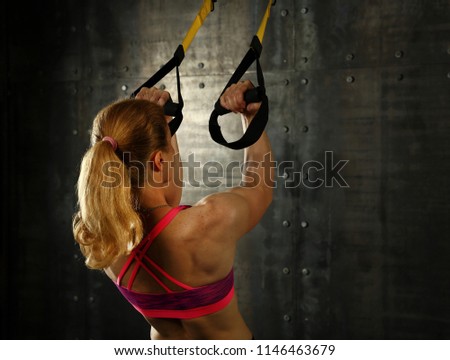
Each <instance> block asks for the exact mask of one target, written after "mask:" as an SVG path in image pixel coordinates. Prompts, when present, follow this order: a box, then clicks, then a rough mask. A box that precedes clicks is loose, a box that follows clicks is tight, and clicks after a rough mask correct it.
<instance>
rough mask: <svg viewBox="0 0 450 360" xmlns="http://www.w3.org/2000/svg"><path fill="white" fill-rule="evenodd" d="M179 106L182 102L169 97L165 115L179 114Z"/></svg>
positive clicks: (165, 106)
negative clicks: (178, 102) (176, 101)
mask: <svg viewBox="0 0 450 360" xmlns="http://www.w3.org/2000/svg"><path fill="white" fill-rule="evenodd" d="M179 107H180V104H177V103H175V102H173V101H172V99H169V100H168V101H167V102H166V103H165V105H164V115H167V116H175V115H177V113H178V109H179Z"/></svg>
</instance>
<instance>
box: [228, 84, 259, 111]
mask: <svg viewBox="0 0 450 360" xmlns="http://www.w3.org/2000/svg"><path fill="white" fill-rule="evenodd" d="M254 88H255V86H254V85H253V84H252V82H251V81H250V80H244V81H240V82H238V83H236V84H232V85H230V86H229V87H228V88H227V89H226V90H225V92H224V93H223V95H222V96H221V97H220V105H221V106H222V107H223V108H225V109H227V110H230V111H232V112H234V113H240V114H243V115H244V116H245V117H246V118H247V120H252V119H253V117H254V116H255V114H256V113H257V112H258V110H259V108H260V106H261V103H260V102H259V103H249V104H247V103H246V102H245V100H244V94H245V92H246V91H248V90H251V89H254Z"/></svg>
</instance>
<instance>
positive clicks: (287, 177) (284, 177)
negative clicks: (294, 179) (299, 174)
mask: <svg viewBox="0 0 450 360" xmlns="http://www.w3.org/2000/svg"><path fill="white" fill-rule="evenodd" d="M281 177H282V178H283V179H285V180H286V179H289V174H288V173H287V172H284V173H283V175H281Z"/></svg>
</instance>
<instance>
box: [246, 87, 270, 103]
mask: <svg viewBox="0 0 450 360" xmlns="http://www.w3.org/2000/svg"><path fill="white" fill-rule="evenodd" d="M264 94H265V90H264V88H263V87H262V86H258V87H256V88H254V89H251V90H248V91H246V92H245V93H244V100H245V102H246V103H247V104H250V103H256V102H260V101H262V99H263V96H264Z"/></svg>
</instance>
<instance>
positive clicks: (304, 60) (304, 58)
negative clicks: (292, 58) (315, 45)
mask: <svg viewBox="0 0 450 360" xmlns="http://www.w3.org/2000/svg"><path fill="white" fill-rule="evenodd" d="M303 62H304V63H305V64H306V63H307V62H308V58H307V57H306V56H304V57H303Z"/></svg>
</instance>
